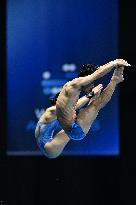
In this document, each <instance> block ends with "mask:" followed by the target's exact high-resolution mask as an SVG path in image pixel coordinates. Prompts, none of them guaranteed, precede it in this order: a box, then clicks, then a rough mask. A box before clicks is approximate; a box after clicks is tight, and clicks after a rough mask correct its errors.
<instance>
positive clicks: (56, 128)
mask: <svg viewBox="0 0 136 205" xmlns="http://www.w3.org/2000/svg"><path fill="white" fill-rule="evenodd" d="M37 127H38V128H39V129H40V134H39V136H38V137H37V138H36V139H37V145H38V147H39V149H40V150H41V152H42V153H43V154H44V155H46V156H47V154H46V150H45V148H44V146H45V144H46V143H47V142H50V141H52V140H53V136H54V135H55V134H57V133H58V132H60V130H62V127H61V125H60V123H59V121H58V120H57V119H55V120H53V121H52V122H49V123H46V124H45V123H42V122H40V121H38V123H37ZM65 133H66V134H67V135H68V137H69V138H70V139H73V140H82V139H83V138H84V137H85V134H84V132H83V130H82V128H81V127H80V125H79V124H78V123H77V122H76V121H74V122H73V123H72V124H71V126H70V128H69V130H68V131H65Z"/></svg>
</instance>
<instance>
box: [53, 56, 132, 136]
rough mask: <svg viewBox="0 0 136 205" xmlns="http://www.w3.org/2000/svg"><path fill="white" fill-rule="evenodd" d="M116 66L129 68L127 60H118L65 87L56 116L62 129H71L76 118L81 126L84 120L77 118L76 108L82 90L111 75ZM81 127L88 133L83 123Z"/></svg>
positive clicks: (70, 82) (59, 97) (59, 99)
mask: <svg viewBox="0 0 136 205" xmlns="http://www.w3.org/2000/svg"><path fill="white" fill-rule="evenodd" d="M115 65H117V66H118V65H119V66H129V64H128V63H127V62H126V61H125V60H123V59H117V60H115V61H112V62H110V63H107V64H105V65H103V66H100V67H99V69H98V70H96V71H95V72H94V73H93V74H91V75H88V76H86V77H79V78H75V79H74V80H72V81H69V82H68V83H66V84H65V85H64V86H63V88H62V91H61V93H60V95H59V96H58V99H57V103H56V108H57V110H56V114H57V119H58V120H59V122H60V124H61V126H62V128H63V129H64V130H65V131H67V130H68V129H69V128H70V126H71V124H72V123H73V122H74V120H75V118H77V121H78V122H79V124H80V123H81V121H83V119H79V117H78V116H76V112H75V106H76V103H77V101H78V99H79V95H80V92H81V90H83V89H84V88H85V87H86V86H88V85H91V83H93V82H94V81H95V80H97V79H98V78H101V77H102V76H104V75H105V74H107V73H109V72H110V71H111V70H112V69H113V68H115ZM92 113H93V110H92ZM91 115H93V114H91ZM94 115H95V114H94ZM92 117H93V116H92ZM80 118H81V115H80ZM93 118H94V117H93ZM87 124H88V123H87ZM81 127H82V129H83V130H85V133H86V129H87V128H86V126H85V125H83V123H81Z"/></svg>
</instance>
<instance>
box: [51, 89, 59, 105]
mask: <svg viewBox="0 0 136 205" xmlns="http://www.w3.org/2000/svg"><path fill="white" fill-rule="evenodd" d="M59 94H60V92H59V93H57V94H56V95H55V96H53V97H51V98H49V101H50V102H51V104H52V106H54V105H56V101H57V98H58V96H59Z"/></svg>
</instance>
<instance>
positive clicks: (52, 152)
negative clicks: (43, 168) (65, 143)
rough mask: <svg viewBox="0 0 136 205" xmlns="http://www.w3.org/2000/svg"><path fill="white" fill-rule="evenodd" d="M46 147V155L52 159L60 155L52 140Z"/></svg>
mask: <svg viewBox="0 0 136 205" xmlns="http://www.w3.org/2000/svg"><path fill="white" fill-rule="evenodd" d="M44 149H45V152H46V156H47V157H48V158H50V159H54V158H56V157H58V156H59V155H60V153H56V152H55V150H54V146H53V145H52V144H51V143H50V142H48V143H46V144H45V146H44Z"/></svg>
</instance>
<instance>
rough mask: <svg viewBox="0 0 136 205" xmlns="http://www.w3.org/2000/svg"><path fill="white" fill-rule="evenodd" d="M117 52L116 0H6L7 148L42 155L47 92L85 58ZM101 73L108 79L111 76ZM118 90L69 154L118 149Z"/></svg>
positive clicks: (107, 58)
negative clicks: (40, 128) (38, 128)
mask: <svg viewBox="0 0 136 205" xmlns="http://www.w3.org/2000/svg"><path fill="white" fill-rule="evenodd" d="M116 57H118V0H113V1H109V0H97V1H96V0H74V1H73V0H69V1H65V0H52V1H50V0H37V1H33V0H21V1H16V0H8V1H7V98H8V122H7V126H8V146H7V148H8V150H7V151H8V154H34V155H40V152H39V150H38V148H37V145H36V142H35V138H34V128H35V125H36V122H37V120H38V118H39V116H40V115H41V113H42V112H43V109H44V108H46V107H48V106H49V105H50V104H49V102H48V100H47V99H48V97H49V96H51V95H52V94H54V93H56V92H58V90H60V88H61V86H62V85H63V84H64V83H65V82H67V81H68V80H70V79H72V78H74V77H75V76H76V73H77V70H78V67H79V66H80V65H81V64H83V63H95V64H104V63H106V62H108V61H110V60H113V59H115V58H116ZM110 76H111V75H110V74H109V75H108V77H105V78H103V79H102V81H98V82H102V83H104V85H106V84H107V82H108V81H109V78H110ZM117 95H118V93H117V91H116V92H115V94H114V96H113V98H112V100H111V102H110V103H109V104H108V105H107V107H105V108H104V109H103V110H102V111H101V112H100V114H99V116H98V118H97V120H96V121H95V122H94V124H93V126H92V129H91V130H90V132H89V134H88V135H87V137H86V138H85V139H84V140H82V141H80V142H77V141H76V142H74V141H71V142H70V143H69V144H68V145H67V147H66V149H65V150H64V154H65V155H71V154H72V155H117V154H118V153H119V132H118V131H119V130H118V129H119V122H118V121H119V116H118V96H117Z"/></svg>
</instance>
